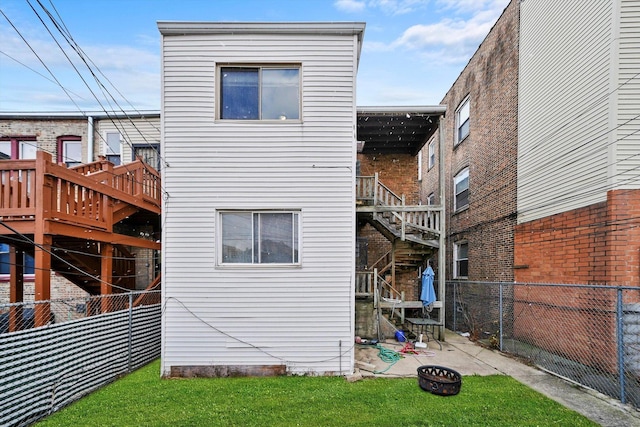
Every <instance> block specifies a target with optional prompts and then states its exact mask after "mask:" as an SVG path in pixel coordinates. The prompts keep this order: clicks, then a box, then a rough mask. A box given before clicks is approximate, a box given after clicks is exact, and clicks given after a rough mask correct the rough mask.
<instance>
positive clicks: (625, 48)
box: [611, 0, 640, 189]
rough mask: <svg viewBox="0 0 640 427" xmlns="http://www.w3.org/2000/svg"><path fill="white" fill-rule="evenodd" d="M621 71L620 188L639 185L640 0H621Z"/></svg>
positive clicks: (618, 119)
mask: <svg viewBox="0 0 640 427" xmlns="http://www.w3.org/2000/svg"><path fill="white" fill-rule="evenodd" d="M619 13H620V20H619V26H618V31H619V37H618V40H619V42H618V44H619V51H618V75H617V79H616V80H615V84H616V87H617V88H618V91H617V103H618V105H617V106H618V108H617V111H616V116H615V122H614V125H615V126H616V127H617V130H616V132H615V133H614V135H615V140H616V141H615V168H612V170H611V176H612V178H613V179H612V181H613V185H615V187H616V188H618V189H629V188H634V189H637V188H640V155H639V154H638V147H640V120H638V113H639V111H638V99H640V79H639V78H638V72H640V3H638V2H637V1H630V0H621V1H620V9H619Z"/></svg>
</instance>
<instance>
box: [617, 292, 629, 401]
mask: <svg viewBox="0 0 640 427" xmlns="http://www.w3.org/2000/svg"><path fill="white" fill-rule="evenodd" d="M616 299H617V301H616V322H617V329H618V381H619V382H620V402H622V403H623V404H624V403H627V402H626V400H627V399H626V396H625V375H624V330H623V322H622V317H623V311H622V288H620V287H618V288H617V298H616Z"/></svg>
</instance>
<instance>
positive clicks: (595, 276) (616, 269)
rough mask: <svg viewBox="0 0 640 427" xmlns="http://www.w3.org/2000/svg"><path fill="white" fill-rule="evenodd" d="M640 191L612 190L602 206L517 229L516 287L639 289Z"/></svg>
mask: <svg viewBox="0 0 640 427" xmlns="http://www.w3.org/2000/svg"><path fill="white" fill-rule="evenodd" d="M639 225H640V190H614V191H610V192H609V193H608V195H607V201H606V202H602V203H598V204H594V205H591V206H587V207H584V208H580V209H574V210H572V211H568V212H564V213H561V214H557V215H553V216H550V217H546V218H542V219H539V220H535V221H530V222H527V223H524V224H520V225H518V226H517V228H516V235H515V264H516V267H517V268H516V270H515V271H516V273H515V279H516V281H518V282H545V283H583V284H609V285H620V286H640V253H639V252H640V228H639V227H638V226H639Z"/></svg>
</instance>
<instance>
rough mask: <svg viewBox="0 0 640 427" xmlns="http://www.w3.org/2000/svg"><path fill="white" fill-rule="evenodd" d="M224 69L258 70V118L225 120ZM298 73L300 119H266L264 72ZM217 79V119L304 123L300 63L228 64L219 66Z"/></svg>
mask: <svg viewBox="0 0 640 427" xmlns="http://www.w3.org/2000/svg"><path fill="white" fill-rule="evenodd" d="M224 68H244V69H256V70H258V74H259V76H258V100H257V101H258V118H247V119H245V118H223V117H222V116H223V114H222V112H223V99H222V93H223V90H222V84H223V79H222V70H223V69H224ZM292 69H295V70H297V71H298V117H295V118H288V117H286V116H285V115H281V116H279V118H267V119H264V118H262V117H263V113H262V93H263V85H262V73H263V71H264V70H292ZM216 77H217V81H218V83H217V85H216V86H217V87H216V88H217V91H218V92H217V93H218V95H217V96H216V119H217V120H224V121H225V122H226V121H241V122H264V121H268V122H287V123H291V122H301V121H302V65H301V64H299V63H286V64H238V63H226V64H219V65H218V67H217V69H216Z"/></svg>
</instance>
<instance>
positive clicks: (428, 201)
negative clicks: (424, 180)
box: [427, 193, 436, 206]
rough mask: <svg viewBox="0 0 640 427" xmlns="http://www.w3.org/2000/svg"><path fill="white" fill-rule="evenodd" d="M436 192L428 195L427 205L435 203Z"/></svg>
mask: <svg viewBox="0 0 640 427" xmlns="http://www.w3.org/2000/svg"><path fill="white" fill-rule="evenodd" d="M435 201H436V193H431V194H429V195H428V196H427V205H429V206H431V205H435Z"/></svg>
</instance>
